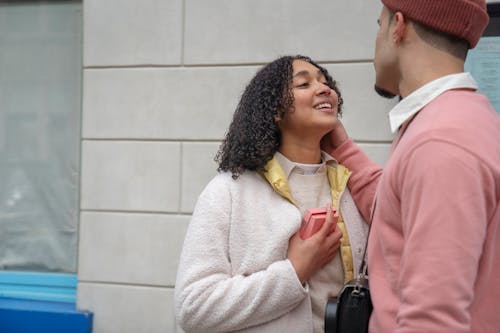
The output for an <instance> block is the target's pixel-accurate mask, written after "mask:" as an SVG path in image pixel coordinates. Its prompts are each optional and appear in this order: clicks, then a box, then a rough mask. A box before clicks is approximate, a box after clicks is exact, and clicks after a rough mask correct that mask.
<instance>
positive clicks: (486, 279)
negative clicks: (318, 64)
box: [332, 90, 500, 333]
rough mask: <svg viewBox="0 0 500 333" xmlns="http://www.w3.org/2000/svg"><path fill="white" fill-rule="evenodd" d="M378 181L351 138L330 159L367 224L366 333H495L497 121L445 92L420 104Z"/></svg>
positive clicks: (471, 101)
mask: <svg viewBox="0 0 500 333" xmlns="http://www.w3.org/2000/svg"><path fill="white" fill-rule="evenodd" d="M397 141H398V138H396V140H395V142H394V143H393V147H392V149H393V151H392V153H391V156H390V158H389V160H388V162H387V164H386V167H385V169H384V172H383V175H382V171H381V169H380V167H379V166H377V165H376V164H374V163H373V162H371V161H370V160H369V159H368V158H367V156H366V155H365V154H364V153H363V152H362V151H361V150H360V149H359V148H358V147H357V146H356V145H355V144H354V142H353V141H351V140H349V141H347V142H345V143H344V144H343V145H342V146H340V147H339V148H338V149H337V150H335V151H334V152H333V153H332V155H333V156H334V157H335V158H336V159H337V160H338V161H339V162H340V163H342V164H344V165H346V166H347V167H348V168H349V169H350V170H351V171H353V175H352V176H351V178H350V181H349V187H350V189H351V192H352V195H353V197H354V199H355V201H356V204H357V205H358V208H359V209H360V211H361V212H362V214H363V215H364V217H365V218H366V219H368V217H369V215H370V209H371V205H372V202H373V198H374V193H375V188H377V185H378V188H377V193H378V194H377V205H376V210H375V213H374V219H373V226H372V229H371V234H370V239H369V246H368V254H369V255H368V268H369V278H370V287H371V292H372V300H373V302H374V311H373V314H372V317H371V321H370V332H381V333H389V332H426V333H428V332H439V333H443V332H453V333H460V332H474V333H478V332H500V117H499V115H498V114H497V113H495V111H494V110H493V109H492V107H491V105H490V104H489V102H488V101H487V99H486V98H485V97H484V96H483V95H480V94H477V93H475V92H472V91H466V90H450V91H447V92H445V93H443V94H442V95H440V96H439V97H437V98H436V99H434V100H433V101H432V102H430V103H429V104H428V105H427V106H425V107H424V108H423V109H422V110H421V111H420V112H419V113H418V114H417V115H416V117H415V118H414V119H413V121H412V122H411V123H410V125H409V126H408V129H407V130H406V131H405V132H404V135H403V136H402V138H401V140H400V141H399V142H397Z"/></svg>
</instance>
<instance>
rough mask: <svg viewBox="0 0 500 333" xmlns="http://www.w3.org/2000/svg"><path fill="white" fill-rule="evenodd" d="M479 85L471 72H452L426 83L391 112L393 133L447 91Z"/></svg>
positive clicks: (390, 119)
mask: <svg viewBox="0 0 500 333" xmlns="http://www.w3.org/2000/svg"><path fill="white" fill-rule="evenodd" d="M477 87H478V86H477V83H476V81H475V80H474V78H473V77H472V76H471V75H470V74H469V73H458V74H450V75H446V76H443V77H441V78H439V79H436V80H434V81H431V82H429V83H427V84H425V85H424V86H422V87H420V88H418V89H417V90H415V91H414V92H412V93H411V94H410V95H408V96H406V97H405V98H403V99H402V100H401V101H400V102H399V103H398V104H396V106H394V108H392V110H391V111H390V112H389V121H390V123H391V131H392V133H394V132H396V131H397V129H398V128H399V127H400V126H401V125H402V124H403V123H404V122H405V121H406V120H407V119H409V118H410V117H412V116H413V115H414V114H416V113H417V112H418V111H420V110H421V109H422V108H423V107H424V106H426V105H427V104H429V103H430V102H431V101H432V100H434V99H435V98H436V97H438V96H439V95H441V94H442V93H444V92H445V91H448V90H452V89H464V88H468V89H474V90H477Z"/></svg>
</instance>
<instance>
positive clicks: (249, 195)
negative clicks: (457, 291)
mask: <svg viewBox="0 0 500 333" xmlns="http://www.w3.org/2000/svg"><path fill="white" fill-rule="evenodd" d="M341 106H342V99H341V97H340V92H339V90H338V89H337V86H336V83H335V81H333V79H332V78H331V76H330V75H329V74H328V72H327V71H326V69H324V68H322V67H321V66H319V65H317V64H316V63H315V62H313V61H312V60H311V59H309V58H307V57H304V56H294V57H291V56H286V57H281V58H279V59H277V60H275V61H273V62H271V63H270V64H268V65H266V66H264V67H263V68H262V69H261V70H260V71H259V72H257V74H256V75H255V77H254V78H253V79H252V80H251V81H250V83H249V84H248V86H247V87H246V89H245V91H244V93H243V95H242V97H241V100H240V102H239V104H238V107H237V109H236V112H235V114H234V117H233V121H232V123H231V125H230V127H229V131H228V133H227V135H226V137H225V139H224V141H223V143H222V145H221V148H220V150H219V152H218V154H217V157H216V161H217V162H218V163H219V169H218V171H219V172H220V173H219V174H218V175H217V176H215V177H214V179H212V181H211V182H210V183H209V184H208V185H207V187H206V188H205V189H204V191H203V192H202V194H201V195H200V197H199V199H198V202H197V204H196V207H195V210H194V213H193V217H192V220H191V223H190V225H189V228H188V231H187V234H186V239H185V241H184V247H183V250H182V254H181V259H180V263H179V268H178V275H177V282H176V289H175V303H176V304H175V307H176V316H177V319H178V321H179V323H180V325H181V327H182V328H183V329H184V330H185V331H186V332H232V331H244V332H260V333H261V332H273V333H275V332H300V333H307V332H323V322H324V321H323V318H324V311H325V305H326V302H327V299H328V297H331V296H336V295H337V293H338V292H339V291H340V288H341V287H342V285H343V284H344V282H345V281H347V280H349V279H351V278H352V277H353V276H354V274H356V273H357V272H355V271H354V269H353V267H359V262H360V260H361V256H362V247H363V245H364V240H366V232H367V226H366V223H365V222H364V221H363V220H362V218H361V216H360V214H359V212H358V211H357V209H356V207H355V205H354V203H353V200H352V198H351V196H350V194H349V191H348V189H347V186H346V184H347V180H348V178H349V171H348V170H347V169H346V168H345V167H343V166H341V165H339V164H338V163H337V162H336V161H335V160H334V159H333V158H332V157H331V156H329V155H328V154H326V153H324V152H322V151H321V150H320V141H321V138H322V137H323V136H324V135H325V134H326V133H328V132H330V131H331V130H333V129H334V128H335V126H336V125H337V124H338V120H337V116H338V115H340V113H341ZM330 205H332V206H333V207H334V208H335V209H336V210H337V211H339V212H340V214H339V215H340V217H339V219H338V222H337V226H336V228H335V229H334V231H333V232H332V231H331V230H332V229H331V228H332V226H333V225H334V223H335V222H334V214H333V210H332V209H330V208H329V209H328V213H327V218H326V222H325V223H324V224H323V226H322V228H321V229H320V230H319V231H318V232H317V233H316V234H314V235H313V236H312V237H310V238H307V239H305V240H303V239H302V238H301V237H300V236H299V234H298V232H297V231H298V229H299V228H300V226H301V219H302V216H303V215H304V213H305V211H306V210H307V209H309V208H316V207H325V206H328V207H329V206H330ZM354 245H356V246H354ZM339 249H340V250H339Z"/></svg>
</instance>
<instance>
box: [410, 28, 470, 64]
mask: <svg viewBox="0 0 500 333" xmlns="http://www.w3.org/2000/svg"><path fill="white" fill-rule="evenodd" d="M410 21H411V23H412V24H413V26H414V27H415V31H416V32H417V35H418V36H419V37H420V38H422V40H423V41H424V42H426V43H427V44H429V45H431V46H433V47H435V48H436V49H439V50H441V51H445V52H447V53H449V54H451V55H453V56H455V57H457V58H459V59H462V60H464V61H465V58H466V57H467V52H468V51H469V44H468V43H467V41H466V40H465V39H463V38H460V37H457V36H454V35H451V34H448V33H446V32H443V31H438V30H435V29H433V28H430V27H428V26H426V25H423V24H421V23H418V22H416V21H413V20H411V19H410Z"/></svg>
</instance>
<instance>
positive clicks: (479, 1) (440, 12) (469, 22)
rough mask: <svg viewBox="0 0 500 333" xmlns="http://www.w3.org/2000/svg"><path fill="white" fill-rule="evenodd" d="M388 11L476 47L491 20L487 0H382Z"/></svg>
mask: <svg viewBox="0 0 500 333" xmlns="http://www.w3.org/2000/svg"><path fill="white" fill-rule="evenodd" d="M382 3H383V4H384V5H385V6H386V7H387V8H389V9H391V10H393V11H396V12H401V13H403V15H405V16H406V17H408V18H410V19H411V20H413V21H415V22H418V23H421V24H423V25H425V26H428V27H430V28H433V29H435V30H438V31H442V32H446V33H448V34H450V35H453V36H457V37H461V38H463V39H465V40H466V41H468V42H469V47H470V48H471V49H472V48H474V47H475V46H476V44H477V42H478V41H479V38H480V37H481V35H482V34H483V31H484V29H485V28H486V26H487V25H488V21H489V17H488V13H487V11H486V2H485V0H382Z"/></svg>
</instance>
